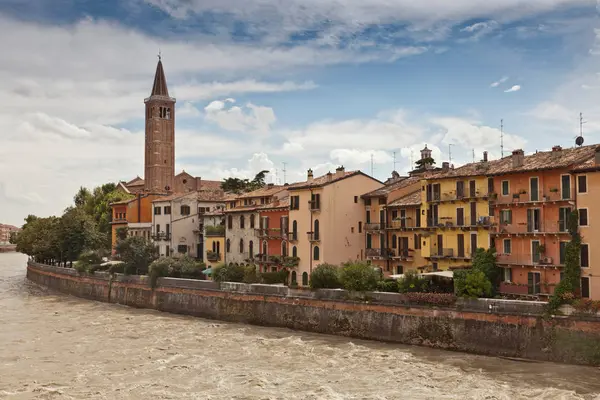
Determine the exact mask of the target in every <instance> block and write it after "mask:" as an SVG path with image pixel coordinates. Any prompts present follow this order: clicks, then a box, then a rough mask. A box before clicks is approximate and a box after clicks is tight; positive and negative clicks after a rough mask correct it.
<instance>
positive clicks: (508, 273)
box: [504, 268, 512, 282]
mask: <svg viewBox="0 0 600 400" xmlns="http://www.w3.org/2000/svg"><path fill="white" fill-rule="evenodd" d="M504 282H512V269H510V268H504Z"/></svg>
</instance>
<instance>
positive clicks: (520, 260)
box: [496, 253, 564, 268]
mask: <svg viewBox="0 0 600 400" xmlns="http://www.w3.org/2000/svg"><path fill="white" fill-rule="evenodd" d="M496 260H497V263H498V265H516V266H524V267H527V266H528V267H553V268H554V267H562V266H563V265H564V264H563V263H561V262H560V260H558V259H555V258H554V257H550V256H546V255H544V254H541V253H515V254H500V253H498V254H497V255H496Z"/></svg>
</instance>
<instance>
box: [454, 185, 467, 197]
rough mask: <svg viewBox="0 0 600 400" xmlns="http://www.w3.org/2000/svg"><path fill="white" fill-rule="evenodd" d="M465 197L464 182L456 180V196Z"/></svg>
mask: <svg viewBox="0 0 600 400" xmlns="http://www.w3.org/2000/svg"><path fill="white" fill-rule="evenodd" d="M463 197H465V183H464V182H463V181H457V182H456V198H457V199H462V198H463Z"/></svg>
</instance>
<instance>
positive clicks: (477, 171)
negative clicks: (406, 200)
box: [421, 152, 499, 271]
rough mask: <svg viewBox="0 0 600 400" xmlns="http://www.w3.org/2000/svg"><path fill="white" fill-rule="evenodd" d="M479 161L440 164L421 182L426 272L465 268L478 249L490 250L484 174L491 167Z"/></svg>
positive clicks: (487, 201) (486, 183) (487, 196)
mask: <svg viewBox="0 0 600 400" xmlns="http://www.w3.org/2000/svg"><path fill="white" fill-rule="evenodd" d="M498 161H499V160H496V161H490V162H488V161H487V152H485V153H484V157H483V160H482V161H480V162H477V163H470V164H466V165H464V166H462V167H460V168H457V169H454V168H450V167H449V165H448V163H443V167H442V171H441V172H439V173H437V174H435V175H432V176H429V177H427V178H425V179H423V181H422V184H421V186H422V188H421V201H422V203H423V205H424V206H423V209H422V210H421V225H422V226H424V227H427V233H426V234H424V235H423V240H422V243H421V244H422V246H421V247H422V249H421V251H422V255H423V257H424V258H425V259H427V260H428V261H429V263H428V265H427V266H426V268H424V269H426V270H428V271H438V270H447V269H455V268H461V267H466V266H469V265H470V264H471V258H472V255H473V253H474V252H475V250H477V249H478V248H483V249H488V248H489V246H490V235H489V231H490V228H491V226H492V223H493V217H492V215H493V212H492V213H490V204H489V196H490V194H491V192H493V187H491V188H490V186H489V185H490V181H489V179H488V178H487V177H486V173H487V171H488V170H489V168H490V167H491V164H492V163H495V162H498Z"/></svg>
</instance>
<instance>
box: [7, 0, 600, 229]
mask: <svg viewBox="0 0 600 400" xmlns="http://www.w3.org/2000/svg"><path fill="white" fill-rule="evenodd" d="M598 10H599V6H598V4H597V3H596V2H595V1H593V0H486V1H475V0H454V1H447V0H422V1H418V2H416V1H413V0H302V1H300V0H287V1H285V2H283V1H280V0H253V1H246V0H105V1H101V2H100V1H97V2H93V1H86V0H51V1H50V0H29V1H25V0H0V26H2V27H3V31H4V32H8V34H3V35H0V48H2V56H1V57H0V104H2V106H1V107H0V138H1V141H0V204H1V205H2V207H0V222H2V223H10V224H15V225H18V226H20V225H22V223H23V218H25V217H26V216H27V215H28V214H35V215H39V216H48V215H58V214H60V213H62V211H63V210H64V209H65V208H66V207H67V206H69V205H70V204H71V202H72V199H73V196H74V194H75V193H76V191H77V189H78V188H79V187H81V186H85V187H89V188H92V187H94V186H98V185H101V184H103V183H107V182H118V181H119V180H131V179H132V178H134V177H136V176H137V175H139V176H141V177H143V172H144V171H143V162H144V161H143V157H144V131H143V129H144V103H143V100H144V98H145V97H148V96H149V94H150V91H151V89H152V81H153V76H154V72H155V69H156V63H157V61H158V58H157V55H158V53H159V51H160V54H161V55H162V60H163V65H164V69H165V73H166V76H167V83H168V86H169V92H170V95H171V96H173V97H175V98H176V99H177V105H176V111H175V112H176V121H177V124H176V133H175V135H176V143H175V152H176V166H175V169H176V172H177V173H178V172H180V171H182V170H185V171H186V172H188V173H190V174H192V175H194V176H200V177H202V178H203V179H215V180H220V179H223V178H226V177H231V176H234V177H241V178H252V177H253V176H254V174H256V173H257V172H259V171H261V170H263V169H267V170H269V171H271V172H270V173H269V175H268V177H267V181H268V182H273V183H279V184H281V183H284V179H285V181H287V182H294V181H300V180H304V179H305V178H306V170H307V169H308V168H312V169H313V170H314V171H315V174H319V175H320V174H324V173H326V172H328V171H332V172H333V171H334V170H335V168H336V167H338V166H340V165H343V166H344V167H345V168H346V170H354V169H360V170H361V171H363V172H365V173H368V174H371V173H372V174H373V176H375V177H376V178H378V179H380V180H384V179H385V178H387V177H389V176H390V175H391V172H392V171H393V170H394V169H396V170H397V171H398V172H399V173H401V174H405V173H406V172H407V171H409V170H410V169H412V168H411V160H412V161H413V162H414V161H416V159H417V158H418V157H419V150H420V149H422V148H423V147H424V146H425V144H426V145H427V146H428V147H429V148H431V149H433V157H434V159H435V160H436V162H437V164H438V165H441V162H443V161H450V158H451V162H452V164H454V165H456V166H458V165H460V164H463V163H467V162H471V161H473V160H476V161H478V160H480V159H481V158H482V153H483V151H488V152H489V157H490V159H496V158H499V157H501V155H502V150H501V142H503V145H504V155H508V154H510V152H511V151H512V150H514V149H517V148H523V149H524V150H525V151H526V152H534V151H536V150H548V149H550V148H551V147H552V146H553V145H562V146H563V147H571V146H573V145H574V139H575V137H576V136H577V134H578V132H579V127H580V124H579V113H583V119H584V121H585V122H586V123H585V124H583V132H584V138H585V141H586V142H585V143H586V144H591V143H599V142H600V24H599V23H598ZM501 120H503V132H504V138H503V140H502V141H501V128H500V126H501ZM394 159H395V162H394ZM284 168H285V173H284V172H283V170H284Z"/></svg>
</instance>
